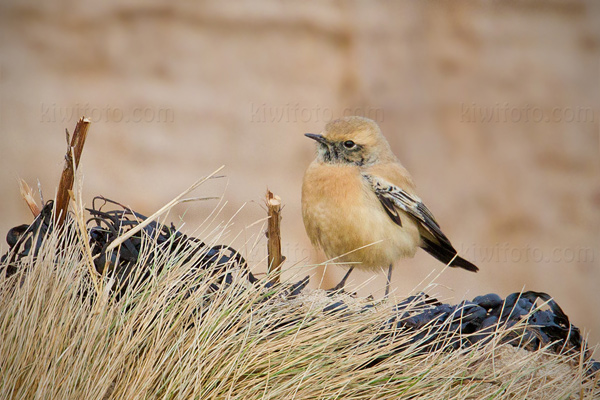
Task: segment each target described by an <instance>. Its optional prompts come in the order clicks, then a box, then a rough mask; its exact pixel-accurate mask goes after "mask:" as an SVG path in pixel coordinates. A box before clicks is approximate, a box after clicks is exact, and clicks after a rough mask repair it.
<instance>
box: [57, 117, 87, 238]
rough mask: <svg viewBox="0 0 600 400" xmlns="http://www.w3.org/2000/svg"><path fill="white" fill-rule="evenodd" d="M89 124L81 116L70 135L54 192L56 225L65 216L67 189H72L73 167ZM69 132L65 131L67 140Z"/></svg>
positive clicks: (67, 202)
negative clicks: (58, 181)
mask: <svg viewBox="0 0 600 400" xmlns="http://www.w3.org/2000/svg"><path fill="white" fill-rule="evenodd" d="M89 126H90V120H89V119H87V118H85V117H81V119H80V120H79V121H78V122H77V125H76V126H75V131H74V132H73V136H72V137H71V141H70V143H69V148H68V149H67V154H66V155H65V166H64V167H63V172H62V175H61V177H60V183H59V185H58V192H57V193H56V204H55V207H54V222H55V223H56V225H57V226H62V224H63V223H64V221H65V218H66V216H67V210H68V208H69V191H70V190H72V189H73V181H74V179H75V169H76V168H77V167H78V166H79V160H80V159H81V152H82V151H83V145H84V144H85V139H86V137H87V131H88V128H89ZM68 137H69V132H68V131H67V141H69V140H68Z"/></svg>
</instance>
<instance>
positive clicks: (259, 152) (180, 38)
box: [0, 0, 600, 342]
mask: <svg viewBox="0 0 600 400" xmlns="http://www.w3.org/2000/svg"><path fill="white" fill-rule="evenodd" d="M99 3H100V2H94V1H66V0H65V1H55V2H41V1H40V2H35V1H29V2H27V1H26V2H23V1H19V2H17V1H12V2H10V1H9V2H3V3H2V5H0V35H1V36H0V41H1V42H0V59H1V61H0V135H1V141H0V163H1V164H0V188H1V190H2V193H1V199H2V206H1V207H0V232H1V233H2V235H4V233H5V232H6V231H7V229H8V228H9V227H11V226H14V225H17V224H20V223H23V222H27V221H29V220H30V217H29V215H28V210H27V208H26V207H25V205H24V203H23V202H22V201H21V200H20V198H19V194H18V187H17V184H16V180H15V177H17V176H20V177H23V178H25V179H26V180H28V181H29V182H30V183H32V184H34V183H35V182H36V179H38V178H39V179H40V181H41V182H42V184H43V187H44V188H45V194H46V197H51V196H52V194H53V190H54V188H55V186H56V184H57V181H58V176H59V173H60V170H61V168H62V156H63V154H64V150H65V143H64V129H65V128H69V129H73V127H74V125H75V122H76V119H77V117H78V116H79V115H80V114H82V113H87V115H88V116H90V117H91V118H92V119H93V120H94V121H95V122H94V124H93V125H92V127H91V131H90V135H89V140H88V143H87V145H86V149H85V151H84V156H83V162H82V166H81V169H82V171H83V173H84V175H85V186H84V187H85V193H86V200H87V201H88V202H89V200H90V199H91V197H92V195H95V194H103V195H105V196H108V197H111V198H114V199H116V200H119V201H121V202H124V203H127V204H130V205H131V206H133V207H134V208H135V209H136V210H138V211H140V212H142V213H146V214H150V213H152V212H153V211H155V210H156V209H158V208H159V207H160V206H162V205H163V204H164V203H166V202H167V201H168V200H170V199H171V198H172V197H174V196H175V195H177V194H178V193H179V192H180V191H182V190H183V189H184V188H186V187H187V186H188V185H189V184H190V183H192V182H193V181H194V180H196V179H197V178H199V177H200V176H202V175H204V174H207V173H209V172H211V171H213V170H214V169H216V168H217V167H218V166H220V165H221V164H225V165H226V166H227V168H226V174H227V176H228V184H227V185H226V184H225V181H223V182H221V183H213V184H210V185H208V186H207V187H206V189H205V190H204V191H203V192H202V193H201V195H206V194H211V195H214V194H217V195H220V194H221V193H222V192H223V190H224V189H225V187H226V192H225V197H226V198H227V200H228V201H229V203H228V204H227V205H226V206H225V208H224V210H223V213H222V218H221V219H224V220H228V219H229V218H230V217H231V216H232V215H233V214H234V213H235V211H237V210H238V209H239V208H240V207H241V206H242V205H243V204H244V203H248V204H247V205H246V206H245V208H244V209H243V210H242V211H241V212H240V213H239V215H238V216H237V217H236V219H235V224H234V225H233V226H232V227H231V228H230V232H231V237H233V236H235V235H236V234H237V233H239V232H240V231H243V233H242V234H241V236H240V237H239V238H238V239H237V240H236V241H235V242H234V243H235V244H236V245H237V246H238V247H243V246H242V243H243V242H244V240H246V239H250V238H252V237H254V236H255V235H256V233H257V232H258V231H259V230H258V226H253V227H250V228H248V229H247V230H244V227H245V226H248V225H250V224H251V223H252V222H254V221H256V220H258V219H260V218H262V217H263V216H264V212H263V209H262V208H261V204H262V196H263V193H264V190H265V188H266V186H267V185H268V186H269V187H270V188H271V189H272V190H273V191H275V192H276V193H278V194H279V195H280V196H281V197H282V198H283V200H284V203H285V204H286V207H285V210H284V220H283V229H284V231H283V235H284V236H283V242H284V252H285V253H286V254H287V256H288V260H289V262H288V266H291V265H293V264H298V263H300V264H301V265H302V264H304V263H305V262H306V260H305V257H310V258H309V261H310V262H317V261H322V258H320V257H321V256H319V255H317V254H316V253H315V252H314V251H312V250H311V248H310V245H309V243H308V241H307V238H306V236H305V233H304V229H303V227H302V222H301V216H300V182H301V178H302V174H303V170H304V168H305V167H306V166H307V165H308V163H309V162H310V160H311V158H312V156H313V147H312V146H313V144H312V143H310V142H309V141H308V140H307V139H305V138H304V137H303V136H302V134H303V133H304V132H318V131H319V130H320V129H321V128H322V126H323V125H324V123H325V122H327V121H328V120H329V119H331V118H333V117H337V116H340V115H342V114H344V113H359V114H363V115H367V116H372V117H374V118H376V119H377V120H379V121H380V123H381V125H382V128H383V130H384V133H385V134H386V135H387V137H388V138H389V140H390V143H391V145H392V148H393V149H394V151H395V152H396V153H397V155H398V156H399V157H400V158H401V160H403V162H404V164H405V166H406V167H407V168H408V169H409V170H410V171H412V173H413V175H414V178H415V180H416V182H417V184H418V186H419V189H420V193H421V197H422V198H423V199H424V200H425V201H426V203H427V204H428V205H429V207H430V208H431V209H432V210H433V211H434V213H435V214H436V216H437V218H438V220H439V222H440V224H441V225H442V226H443V228H444V230H445V231H446V232H447V234H448V235H449V236H450V238H451V239H452V240H453V242H454V243H455V244H456V246H457V248H459V249H461V250H462V252H463V254H464V255H465V256H466V257H467V258H470V259H472V260H473V261H475V262H476V263H477V264H478V265H479V266H480V267H481V272H480V273H479V274H477V275H474V274H468V273H465V272H462V271H456V270H452V271H446V272H445V273H444V274H443V276H442V277H440V278H439V279H438V282H439V283H440V284H441V285H443V286H440V287H438V288H436V289H435V290H434V293H437V294H438V295H440V296H441V297H444V298H446V299H448V298H449V297H452V296H454V297H455V299H456V300H460V299H461V298H463V296H466V297H468V298H472V297H474V296H475V295H477V294H480V293H484V292H485V293H487V292H498V293H500V294H501V295H506V294H507V293H510V292H513V291H519V290H520V289H521V288H523V287H525V288H526V289H531V290H541V291H546V292H548V293H551V294H552V295H554V296H555V297H556V299H557V301H558V302H559V303H560V304H561V305H563V307H564V309H565V311H566V312H567V313H568V314H569V315H570V316H571V317H572V319H573V321H574V322H575V323H576V324H577V325H578V326H581V327H585V328H588V329H591V330H593V333H592V339H593V340H594V341H595V342H598V341H600V313H599V312H598V307H599V306H600V291H599V290H598V286H599V284H600V248H599V247H600V246H599V239H600V179H599V178H600V161H599V160H600V157H599V152H600V145H599V136H600V134H599V130H598V124H599V122H598V121H599V119H600V113H599V112H598V104H599V100H600V99H599V93H600V65H599V61H600V57H599V54H600V51H599V47H600V34H599V29H600V23H599V22H600V7H599V6H600V3H598V2H596V1H593V0H590V1H508V2H501V1H481V2H477V1H410V2H384V1H380V2H373V1H371V2H366V1H365V2H359V1H357V2H279V1H255V2H246V1H242V2H233V3H231V2H227V3H225V2H214V3H211V4H209V3H206V4H204V3H202V4H201V3H198V4H195V3H192V2H190V3H188V2H181V1H171V2H169V3H168V4H166V5H163V3H162V2H155V3H152V2H142V1H140V2H139V4H133V3H131V2H130V3H129V4H128V5H123V4H121V2H116V1H115V2H101V4H99ZM78 107H81V110H77V108H78ZM86 108H87V110H86ZM74 109H75V110H74ZM140 110H141V111H142V113H143V112H145V113H147V114H145V115H144V114H139V112H140ZM481 112H495V113H496V114H493V115H492V117H491V120H487V118H485V117H484V119H485V120H482V117H481V114H480V113H481ZM121 115H122V117H121ZM546 118H549V120H546ZM127 119H129V121H127ZM540 119H541V120H540ZM119 120H120V121H119ZM527 120H528V121H527ZM213 204H214V203H205V204H199V205H193V206H190V207H189V210H188V211H187V213H186V215H185V221H186V223H187V229H189V230H192V228H193V227H195V226H197V225H198V224H199V223H200V221H202V220H203V219H204V217H205V215H206V214H207V212H208V211H209V210H211V209H212V207H213ZM184 211H185V208H184V207H180V208H179V209H178V212H179V213H180V214H183V212H184ZM173 219H175V220H177V216H173ZM261 240H263V238H262V237H261ZM5 248H6V245H3V249H5ZM263 248H264V244H263V243H260V244H259V247H258V248H257V249H256V250H254V251H248V253H249V257H250V258H252V259H254V260H258V259H260V257H262V255H264V250H263ZM303 257H304V258H303ZM331 270H332V272H331V273H328V274H327V275H326V278H325V280H324V282H323V285H324V286H332V285H333V283H334V281H335V280H337V279H338V278H339V276H341V273H342V270H341V269H340V268H337V267H332V268H331ZM432 270H435V271H436V272H439V270H440V264H439V263H438V262H437V261H435V260H434V259H432V258H430V257H429V256H427V255H426V254H423V253H422V254H419V255H418V256H417V257H416V258H415V259H414V260H407V261H405V262H402V263H401V264H400V265H398V267H397V269H396V272H395V275H394V287H395V288H397V294H398V295H399V296H403V295H405V294H406V293H408V292H410V291H411V290H412V289H413V288H414V287H415V286H416V285H418V284H419V282H421V281H422V280H423V279H425V278H426V277H427V275H428V274H429V273H430V272H431V271H432ZM369 277H370V275H369V274H362V275H361V274H356V275H355V276H354V284H357V283H358V282H359V281H361V280H364V279H368V278H369ZM318 279H319V275H317V276H315V277H314V278H313V281H314V282H315V283H316V282H318ZM383 282H384V279H383V275H382V276H380V277H378V278H377V279H376V280H375V281H374V283H373V284H371V285H370V286H369V287H368V288H364V289H361V290H360V291H359V292H360V293H361V294H368V293H375V294H376V295H380V294H381V292H382V288H383ZM377 291H378V292H377Z"/></svg>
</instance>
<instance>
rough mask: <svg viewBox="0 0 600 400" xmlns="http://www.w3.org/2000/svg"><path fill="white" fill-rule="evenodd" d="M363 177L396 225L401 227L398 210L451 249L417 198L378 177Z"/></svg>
mask: <svg viewBox="0 0 600 400" xmlns="http://www.w3.org/2000/svg"><path fill="white" fill-rule="evenodd" d="M363 177H364V178H365V179H366V180H367V182H369V184H370V185H371V188H372V189H373V191H374V192H375V194H376V195H377V198H378V199H379V201H380V202H381V204H382V205H383V208H384V209H385V211H386V212H387V214H388V215H389V216H390V218H391V219H392V220H393V221H394V222H395V223H396V224H398V225H400V226H402V221H401V220H400V215H399V210H402V211H404V212H405V213H407V214H408V215H410V216H411V217H413V218H414V219H416V220H417V221H418V222H419V223H420V225H421V226H422V227H423V228H424V229H425V230H426V231H427V232H429V233H430V234H431V236H433V238H435V239H436V241H437V242H439V243H440V244H442V245H444V246H445V245H447V246H450V248H452V244H451V243H450V240H448V238H447V237H446V235H444V233H443V232H442V230H441V228H440V226H439V225H438V223H437V221H436V220H435V218H434V217H433V214H431V211H429V209H428V208H427V207H426V206H425V204H423V202H422V201H421V199H420V198H419V197H417V196H415V195H414V194H410V193H408V192H406V191H405V190H403V189H401V188H399V187H398V186H396V185H393V184H391V183H390V182H388V181H386V180H385V179H382V178H380V177H377V176H374V175H368V174H363Z"/></svg>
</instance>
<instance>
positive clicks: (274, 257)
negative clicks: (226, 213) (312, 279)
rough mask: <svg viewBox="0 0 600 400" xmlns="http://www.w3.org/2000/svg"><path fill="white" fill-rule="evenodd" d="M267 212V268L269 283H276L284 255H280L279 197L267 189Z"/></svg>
mask: <svg viewBox="0 0 600 400" xmlns="http://www.w3.org/2000/svg"><path fill="white" fill-rule="evenodd" d="M266 204H267V212H268V215H269V222H268V225H267V232H266V234H267V239H268V240H267V250H268V262H269V264H268V268H269V274H270V275H271V276H272V278H271V283H278V282H279V276H280V274H281V264H282V263H283V261H284V259H285V257H283V256H282V255H281V226H280V225H281V198H280V197H279V196H277V195H274V194H273V193H272V192H271V191H270V190H269V189H267V195H266Z"/></svg>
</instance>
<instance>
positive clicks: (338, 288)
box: [329, 267, 354, 292]
mask: <svg viewBox="0 0 600 400" xmlns="http://www.w3.org/2000/svg"><path fill="white" fill-rule="evenodd" d="M353 269H354V267H350V269H349V270H348V272H346V275H344V277H343V278H342V280H341V281H340V283H338V284H337V285H335V287H334V288H332V289H329V290H330V291H332V292H335V291H336V290H340V289H343V288H344V285H345V284H346V279H348V277H349V276H350V273H351V272H352V270H353Z"/></svg>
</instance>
